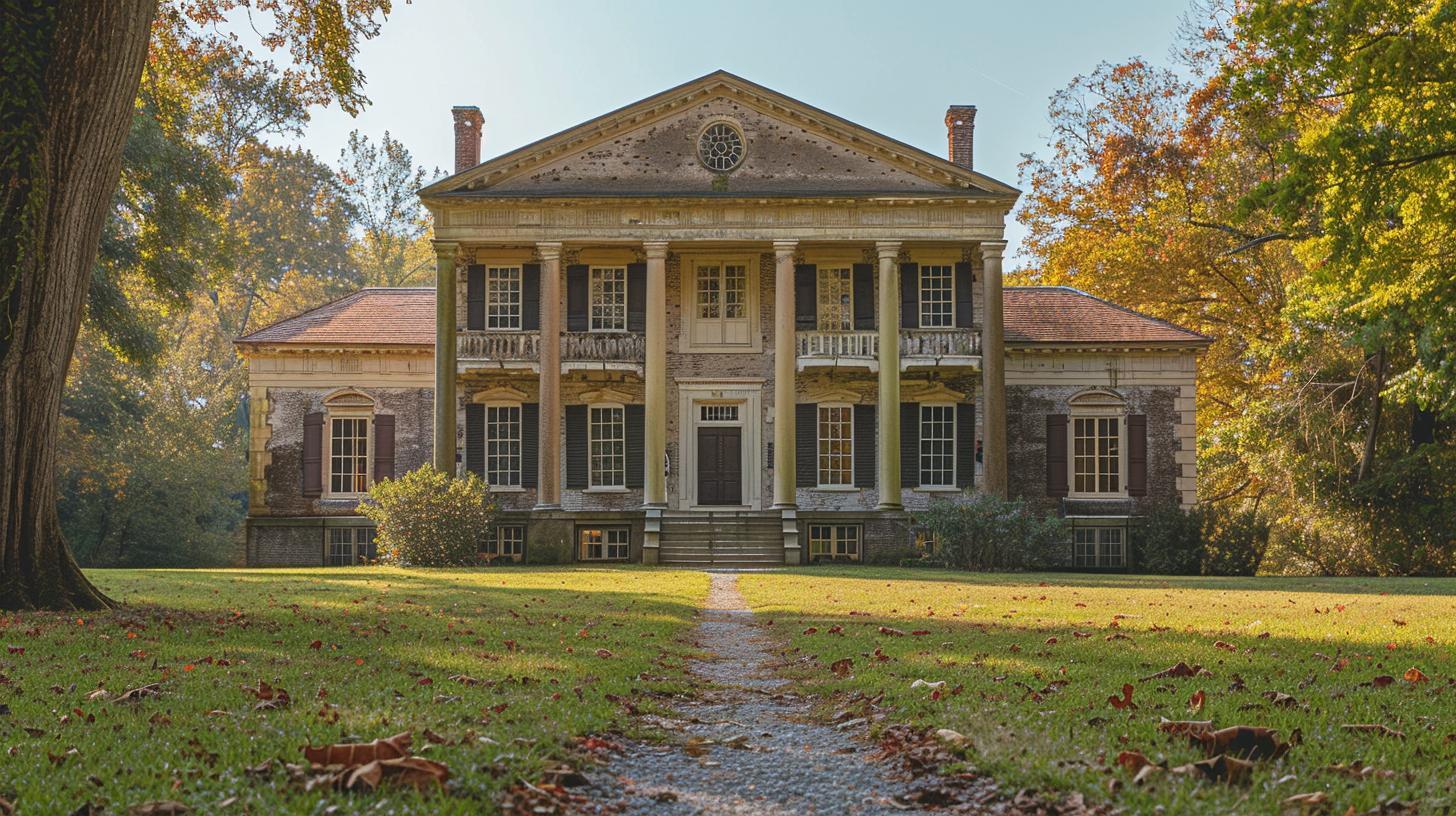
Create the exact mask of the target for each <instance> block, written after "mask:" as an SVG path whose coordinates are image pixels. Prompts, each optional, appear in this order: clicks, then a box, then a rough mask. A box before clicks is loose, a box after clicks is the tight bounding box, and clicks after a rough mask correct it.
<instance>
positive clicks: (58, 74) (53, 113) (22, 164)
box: [0, 0, 390, 609]
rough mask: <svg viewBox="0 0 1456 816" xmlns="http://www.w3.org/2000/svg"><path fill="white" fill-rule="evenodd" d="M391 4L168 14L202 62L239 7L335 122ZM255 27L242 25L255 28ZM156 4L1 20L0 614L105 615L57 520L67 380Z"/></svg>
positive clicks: (243, 2)
mask: <svg viewBox="0 0 1456 816" xmlns="http://www.w3.org/2000/svg"><path fill="white" fill-rule="evenodd" d="M389 7H390V2H389V0H366V2H355V3H349V4H347V5H346V4H343V3H340V2H338V0H325V2H310V1H307V0H175V4H173V5H169V6H168V8H166V9H165V10H164V13H163V15H162V18H161V19H162V21H163V24H164V25H165V24H167V23H168V22H169V21H172V20H177V19H186V20H188V21H191V22H193V23H197V24H206V25H203V26H199V28H198V29H197V30H198V31H205V32H213V33H206V34H201V35H198V36H196V37H195V38H192V39H190V40H189V41H188V42H187V43H186V45H187V46H188V47H189V48H190V49H194V50H193V53H194V54H196V55H199V56H200V55H201V54H203V53H205V52H206V51H207V50H208V49H209V45H211V44H215V43H216V42H218V39H217V38H223V37H225V35H222V34H218V33H215V32H216V31H218V30H219V29H217V28H214V27H212V24H215V23H221V22H224V21H225V17H226V14H227V13H228V12H229V11H231V10H233V9H238V8H245V9H248V10H249V11H256V12H259V15H258V16H262V17H266V18H268V19H269V20H271V21H272V26H271V28H269V29H268V30H267V31H266V32H265V35H264V37H265V40H264V41H265V45H267V46H269V47H270V48H284V49H286V50H287V52H288V54H289V56H290V57H291V62H292V67H290V68H289V69H288V70H287V71H286V72H285V73H287V75H288V76H289V78H290V81H291V83H292V84H291V86H290V87H291V91H292V92H293V93H296V94H299V95H301V96H304V97H306V98H308V99H309V100H310V101H313V102H322V101H329V100H334V101H337V102H338V103H339V104H340V105H341V106H342V107H343V108H344V109H345V110H348V111H350V112H354V111H357V110H358V109H359V108H360V107H361V106H362V105H363V104H364V103H365V99H364V97H363V95H362V87H363V81H364V78H363V76H362V75H361V74H360V73H359V72H358V70H357V69H356V68H355V67H353V64H352V57H353V56H354V54H355V52H356V49H357V47H358V44H359V42H360V41H361V40H363V39H366V38H368V37H372V36H374V34H375V33H377V31H378V20H377V19H376V18H377V17H380V16H382V15H385V14H387V13H388V11H389ZM258 16H255V17H254V19H255V21H256V20H257V19H258ZM156 17H157V3H156V0H104V1H103V0H61V2H49V1H48V0H14V1H13V2H9V3H7V4H6V5H5V7H4V12H3V16H0V41H3V42H4V43H5V48H6V82H5V83H3V88H0V94H3V95H4V96H3V99H0V121H3V126H0V191H3V192H0V304H3V309H0V607H3V608H7V609H18V608H36V607H47V608H96V607H101V606H105V605H107V604H108V603H109V601H108V600H107V599H106V598H105V597H104V596H103V595H102V594H101V593H100V592H98V591H97V590H96V588H95V587H94V586H93V585H92V584H91V583H90V582H89V581H87V580H86V578H85V576H84V575H83V574H82V573H81V570H80V568H79V567H78V566H77V564H76V562H75V559H74V558H73V557H72V556H71V553H70V551H69V549H68V547H67V546H66V542H65V539H64V536H63V534H62V531H61V526H60V522H59V516H58V513H57V507H56V496H57V472H56V462H57V440H58V438H59V422H60V407H61V399H62V393H63V389H64V386H65V382H66V373H67V369H68V366H69V363H70V360H71V357H72V351H73V349H74V347H75V343H76V338H77V333H78V332H79V330H80V327H81V321H82V315H83V312H84V310H85V307H86V303H87V295H88V293H89V292H90V291H91V289H92V281H93V279H94V277H95V269H96V268H95V263H96V259H97V254H98V246H99V243H100V239H101V233H102V229H103V226H104V224H105V222H106V218H107V213H108V210H109V208H110V206H111V204H112V200H113V191H114V190H115V189H116V184H117V180H118V177H119V174H120V171H121V157H122V149H123V146H124V144H125V143H126V139H127V136H128V133H129V132H130V130H131V125H132V122H133V118H134V115H135V108H136V100H137V90H138V85H139V80H140V77H141V74H142V69H143V66H144V64H145V62H146V60H147V54H148V41H149V38H150V36H151V34H152V31H153V21H154V19H155V18H156Z"/></svg>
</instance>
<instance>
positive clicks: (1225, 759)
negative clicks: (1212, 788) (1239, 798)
mask: <svg viewBox="0 0 1456 816" xmlns="http://www.w3.org/2000/svg"><path fill="white" fill-rule="evenodd" d="M1253 770H1254V763H1252V762H1246V761H1244V760H1242V759H1238V758H1237V757H1231V756H1227V755H1224V754H1219V755H1218V756H1215V757H1209V758H1208V759H1201V760H1199V761H1197V762H1192V763H1189V764H1187V765H1179V766H1178V767H1176V768H1172V769H1170V772H1171V773H1179V774H1187V775H1190V776H1202V777H1203V778H1205V779H1207V780H1208V781H1210V782H1226V783H1228V784H1230V785H1236V784H1239V783H1242V782H1247V781H1249V777H1250V776H1251V775H1252V773H1253Z"/></svg>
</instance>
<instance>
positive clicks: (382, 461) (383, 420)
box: [374, 414, 394, 482]
mask: <svg viewBox="0 0 1456 816" xmlns="http://www.w3.org/2000/svg"><path fill="white" fill-rule="evenodd" d="M393 478H394V414H379V415H377V416H375V417H374V481H376V482H378V481H382V480H384V479H393Z"/></svg>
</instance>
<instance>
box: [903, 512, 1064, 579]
mask: <svg viewBox="0 0 1456 816" xmlns="http://www.w3.org/2000/svg"><path fill="white" fill-rule="evenodd" d="M915 520H916V521H917V522H918V523H919V524H921V525H923V526H924V527H925V528H926V529H927V530H930V531H931V532H933V533H935V535H936V538H937V539H938V540H939V542H940V553H939V554H938V555H939V557H940V558H941V559H942V560H943V562H944V563H945V564H946V565H948V566H953V567H959V568H960V569H968V570H969V569H1021V568H1027V567H1044V566H1049V565H1052V564H1055V563H1056V561H1057V560H1058V559H1057V554H1058V553H1061V552H1063V551H1065V550H1066V549H1067V533H1066V526H1065V523H1064V522H1063V521H1062V519H1060V518H1057V517H1055V516H1050V515H1045V514H1042V513H1038V512H1036V511H1033V510H1030V509H1028V508H1027V507H1026V505H1025V504H1023V503H1022V502H1019V501H1008V500H1006V499H1002V498H1000V497H998V496H993V495H991V494H989V493H971V494H970V495H969V497H968V499H967V500H966V501H964V502H948V501H947V502H940V501H938V502H935V503H933V504H931V506H930V509H929V510H926V511H923V512H920V513H916V514H915Z"/></svg>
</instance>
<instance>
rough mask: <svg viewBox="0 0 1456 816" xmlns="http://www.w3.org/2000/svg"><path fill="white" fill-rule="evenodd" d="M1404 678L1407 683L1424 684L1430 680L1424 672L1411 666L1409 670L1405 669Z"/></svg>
mask: <svg viewBox="0 0 1456 816" xmlns="http://www.w3.org/2000/svg"><path fill="white" fill-rule="evenodd" d="M1404 677H1405V681H1406V682H1407V683H1424V682H1426V681H1427V680H1429V679H1430V678H1429V677H1427V676H1426V673H1425V672H1423V671H1421V670H1420V669H1418V668H1416V667H1415V666H1411V667H1410V668H1409V669H1406V670H1405V675H1404Z"/></svg>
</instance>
